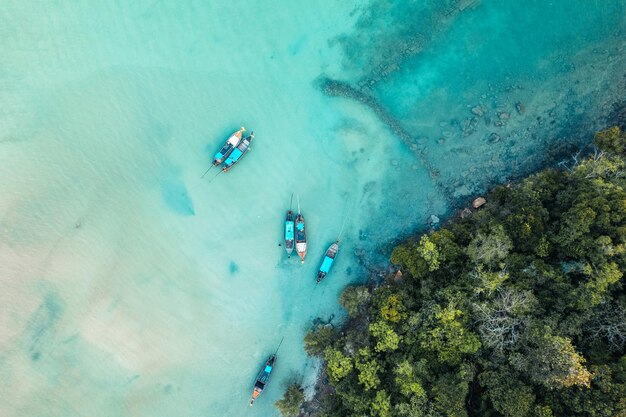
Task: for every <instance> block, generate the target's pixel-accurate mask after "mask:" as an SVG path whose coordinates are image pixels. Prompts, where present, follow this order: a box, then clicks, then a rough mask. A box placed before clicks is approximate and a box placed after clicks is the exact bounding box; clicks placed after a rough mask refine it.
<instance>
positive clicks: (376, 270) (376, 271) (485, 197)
mask: <svg viewBox="0 0 626 417" xmlns="http://www.w3.org/2000/svg"><path fill="white" fill-rule="evenodd" d="M625 104H626V103H625V102H618V103H615V104H614V105H613V111H612V112H611V114H610V115H609V116H607V117H606V120H607V122H608V123H610V124H609V126H617V127H618V128H620V129H623V128H624V126H626V105H625ZM607 130H608V128H607ZM622 131H623V130H622ZM591 137H593V135H592V136H591ZM584 151H587V152H586V153H583V152H584ZM598 152H599V151H598V148H597V146H596V144H594V142H593V141H589V143H588V145H586V146H584V147H583V148H582V149H580V150H579V151H577V152H576V153H575V154H574V155H572V154H571V153H565V154H562V155H560V158H557V160H568V159H569V158H568V157H573V160H572V161H571V163H570V164H571V167H572V168H570V166H568V164H563V163H555V161H553V162H552V163H551V164H548V165H546V166H543V167H542V168H541V169H538V170H536V171H534V172H530V173H528V174H527V175H524V176H521V177H518V178H513V179H510V180H509V181H507V182H506V183H504V184H496V185H495V186H492V187H491V188H489V189H488V191H487V192H485V193H483V194H481V195H476V196H473V197H472V198H470V199H467V198H465V199H462V201H459V202H458V203H459V204H458V207H461V209H460V210H458V209H457V210H455V211H454V212H453V213H451V214H450V215H449V216H447V217H445V218H443V219H439V218H437V221H436V222H434V224H433V223H432V222H429V224H427V225H425V226H424V227H423V228H421V229H417V230H415V231H414V232H412V233H411V234H410V235H409V236H407V237H400V238H397V239H394V240H390V241H389V243H388V244H387V245H386V247H389V246H392V247H397V246H399V245H404V244H409V243H417V242H418V240H419V239H420V237H421V236H424V235H428V234H429V232H434V231H435V230H438V229H441V228H446V227H447V226H451V225H453V224H454V223H455V222H458V221H461V220H462V219H465V218H468V217H470V216H473V215H474V214H475V213H476V212H479V211H481V210H482V208H483V206H484V205H485V204H488V203H489V196H490V195H492V194H493V192H494V191H495V189H496V188H497V187H499V186H505V187H506V188H508V189H515V188H516V187H519V186H522V185H523V182H524V181H525V180H527V179H529V178H532V177H536V176H537V175H541V174H542V173H544V172H547V171H549V170H557V171H562V172H564V171H571V169H573V168H575V167H576V166H578V164H579V163H580V162H581V161H585V160H587V159H588V158H593V157H594V153H595V155H597V154H598ZM357 258H358V259H360V260H361V261H362V262H363V263H362V266H363V267H364V269H365V270H366V271H368V272H369V277H368V278H367V279H366V280H365V281H362V282H360V283H358V284H354V283H353V284H350V285H359V286H364V287H367V288H368V291H369V292H370V294H372V293H373V292H374V291H375V290H376V289H377V288H379V287H380V286H382V285H384V284H385V283H387V284H390V285H392V286H393V284H397V283H399V282H401V281H402V280H403V279H405V277H404V276H403V275H404V274H403V272H402V269H403V268H402V267H401V266H399V265H394V264H393V263H392V262H391V261H388V262H387V263H386V264H385V265H381V264H376V265H368V264H367V263H366V261H364V259H365V254H363V256H359V255H357ZM350 285H349V286H350ZM346 288H347V287H346ZM343 313H344V315H343V316H342V320H341V321H340V322H339V323H337V324H336V325H333V327H334V328H335V329H336V330H339V331H340V333H339V334H340V335H344V334H345V333H347V332H348V331H350V330H355V326H356V327H359V323H358V322H357V321H355V320H354V319H353V318H350V317H348V316H347V315H345V310H344V311H343ZM365 317H367V315H366V316H365ZM360 318H363V317H360ZM316 326H317V325H314V326H312V327H311V330H313V329H314V328H315V327H316ZM357 330H358V329H357ZM309 360H312V361H316V362H317V364H318V367H317V374H316V375H315V383H314V384H313V385H311V384H309V385H307V386H306V387H305V392H306V395H305V401H304V402H303V404H302V406H301V408H300V413H299V414H298V417H317V416H318V415H320V413H321V412H322V411H323V409H322V404H323V403H324V401H325V400H326V399H327V398H329V396H332V395H333V394H334V388H333V387H332V386H331V384H330V377H329V375H328V374H327V373H326V369H325V365H326V363H325V361H324V360H323V359H318V358H314V357H309Z"/></svg>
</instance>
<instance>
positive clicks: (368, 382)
mask: <svg viewBox="0 0 626 417" xmlns="http://www.w3.org/2000/svg"><path fill="white" fill-rule="evenodd" d="M354 367H355V368H356V369H357V371H358V372H357V375H358V379H359V383H360V384H361V385H363V386H364V387H365V389H366V390H371V389H374V388H377V387H378V385H379V384H380V378H378V372H380V371H381V369H382V368H381V366H380V365H379V364H378V361H377V360H376V359H375V358H374V357H373V356H372V353H371V352H370V351H369V349H367V348H362V349H359V352H358V355H357V356H356V358H355V361H354Z"/></svg>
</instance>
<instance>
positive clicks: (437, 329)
mask: <svg viewBox="0 0 626 417" xmlns="http://www.w3.org/2000/svg"><path fill="white" fill-rule="evenodd" d="M429 322H430V325H429V329H428V330H426V331H424V332H422V333H421V334H420V340H421V346H422V348H424V349H426V350H430V351H432V352H434V353H436V354H437V357H438V359H439V360H440V361H441V362H443V363H447V364H450V365H457V364H459V363H460V362H461V360H462V359H463V358H464V357H465V356H467V355H471V354H473V353H476V351H478V349H479V348H480V340H479V339H478V336H476V334H474V333H473V332H472V331H470V330H469V329H468V328H467V316H466V314H465V313H464V312H463V311H462V310H460V309H458V308H457V307H456V306H455V305H454V303H449V304H448V305H447V306H446V307H444V308H442V307H441V306H439V305H437V306H436V307H435V310H434V312H433V314H432V315H431V317H430V319H429Z"/></svg>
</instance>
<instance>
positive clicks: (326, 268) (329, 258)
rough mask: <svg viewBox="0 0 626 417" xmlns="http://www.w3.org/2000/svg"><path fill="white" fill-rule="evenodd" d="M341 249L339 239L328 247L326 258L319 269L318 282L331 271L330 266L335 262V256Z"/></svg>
mask: <svg viewBox="0 0 626 417" xmlns="http://www.w3.org/2000/svg"><path fill="white" fill-rule="evenodd" d="M338 251H339V241H338V240H337V241H335V242H334V243H333V244H332V245H330V246H329V247H328V249H327V250H326V253H325V254H324V260H323V261H322V264H321V265H320V268H319V270H318V271H317V283H318V284H319V283H320V281H322V280H323V279H324V277H325V276H326V275H327V274H328V273H329V272H330V268H331V267H332V266H333V262H334V261H335V257H336V256H337V252H338Z"/></svg>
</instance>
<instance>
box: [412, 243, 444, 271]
mask: <svg viewBox="0 0 626 417" xmlns="http://www.w3.org/2000/svg"><path fill="white" fill-rule="evenodd" d="M417 253H419V255H420V256H421V257H422V258H423V259H424V260H425V261H426V264H427V265H428V270H429V271H436V270H437V269H439V257H440V255H439V251H438V250H437V245H435V243H434V242H433V241H431V240H430V239H429V238H428V236H426V235H424V236H422V238H421V239H420V243H419V245H418V246H417Z"/></svg>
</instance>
